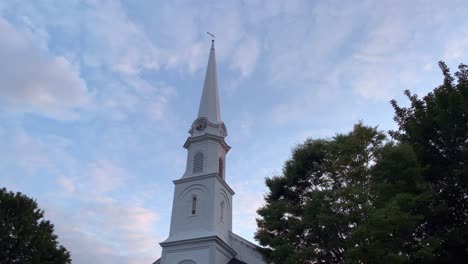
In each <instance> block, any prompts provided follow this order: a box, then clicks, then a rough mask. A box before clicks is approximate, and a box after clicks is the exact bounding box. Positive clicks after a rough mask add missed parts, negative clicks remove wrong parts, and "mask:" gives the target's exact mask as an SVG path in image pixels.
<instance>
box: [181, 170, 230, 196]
mask: <svg viewBox="0 0 468 264" xmlns="http://www.w3.org/2000/svg"><path fill="white" fill-rule="evenodd" d="M212 177H216V178H218V180H219V181H220V182H221V184H222V185H223V186H224V187H225V188H226V189H227V190H228V191H229V192H230V193H231V195H234V194H235V192H234V191H233V190H232V189H231V187H229V185H228V184H227V182H226V181H225V180H223V179H222V178H221V177H219V175H218V173H208V174H202V175H198V176H193V177H186V178H181V179H178V180H174V181H172V182H173V183H174V184H178V183H183V182H189V181H196V180H201V179H207V178H212Z"/></svg>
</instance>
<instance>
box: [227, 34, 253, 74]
mask: <svg viewBox="0 0 468 264" xmlns="http://www.w3.org/2000/svg"><path fill="white" fill-rule="evenodd" d="M258 55H259V47H258V42H257V40H256V39H254V38H246V39H245V40H244V41H241V44H240V45H239V47H238V48H237V50H236V52H235V55H234V58H233V62H232V64H231V67H233V68H237V69H239V71H240V73H241V76H242V77H244V78H245V77H248V76H250V75H251V74H252V72H253V71H254V69H255V65H256V63H257V58H258Z"/></svg>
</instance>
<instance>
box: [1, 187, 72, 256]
mask: <svg viewBox="0 0 468 264" xmlns="http://www.w3.org/2000/svg"><path fill="white" fill-rule="evenodd" d="M0 263H1V264H13V263H14V264H16V263H18V264H64V263H71V259H70V253H69V252H68V251H67V250H66V249H65V248H64V247H63V246H61V245H59V244H58V242H57V236H56V235H54V226H53V225H52V224H51V223H50V222H49V221H47V220H44V211H42V210H41V209H39V208H38V206H37V203H36V202H35V201H34V200H32V199H31V198H29V197H27V196H25V195H23V194H21V193H16V194H15V193H13V192H8V191H7V190H6V189H5V188H3V189H0Z"/></svg>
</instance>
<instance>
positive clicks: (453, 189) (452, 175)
mask: <svg viewBox="0 0 468 264" xmlns="http://www.w3.org/2000/svg"><path fill="white" fill-rule="evenodd" d="M439 66H440V69H441V70H442V73H443V75H444V83H443V84H442V85H440V86H439V87H437V88H436V89H434V91H433V92H431V93H429V94H428V95H426V96H424V97H423V98H422V99H419V98H418V97H417V96H416V95H413V94H411V93H410V91H408V90H407V91H405V94H406V95H407V97H408V98H409V100H410V102H411V105H410V107H407V108H402V107H399V106H398V104H397V103H396V101H394V100H393V101H392V105H393V107H394V109H395V113H396V115H395V121H396V122H397V124H398V126H399V130H398V131H394V132H391V134H392V136H393V137H394V138H395V139H397V140H398V141H400V142H403V143H406V144H410V145H411V146H412V147H413V149H414V151H415V153H416V156H417V158H418V161H419V163H420V164H421V167H422V169H423V170H422V175H423V177H424V179H425V180H426V181H427V182H428V183H429V184H430V185H431V188H432V189H433V190H434V192H435V193H436V194H437V195H436V196H435V197H434V199H432V200H431V203H430V204H428V205H429V206H430V208H431V213H430V214H429V215H427V217H426V219H425V220H426V221H425V225H424V228H423V230H421V232H423V235H424V237H425V238H426V239H427V241H428V243H429V241H430V242H432V243H431V245H432V246H433V247H434V248H435V250H436V251H435V254H434V255H433V256H432V257H431V258H430V259H428V261H431V262H437V263H458V262H462V261H463V260H466V259H468V245H467V243H468V228H467V225H468V223H467V219H468V67H467V66H466V65H463V64H461V65H460V66H459V71H458V72H456V73H455V77H456V78H457V83H456V84H455V83H454V81H455V78H454V77H452V76H451V74H450V71H449V69H448V67H447V66H446V65H445V63H443V62H439Z"/></svg>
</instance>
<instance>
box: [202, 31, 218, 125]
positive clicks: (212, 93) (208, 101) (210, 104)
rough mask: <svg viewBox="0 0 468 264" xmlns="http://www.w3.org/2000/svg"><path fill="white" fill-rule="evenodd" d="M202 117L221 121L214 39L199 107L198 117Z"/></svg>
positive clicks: (211, 120)
mask: <svg viewBox="0 0 468 264" xmlns="http://www.w3.org/2000/svg"><path fill="white" fill-rule="evenodd" d="M200 117H205V118H207V119H208V120H209V121H210V122H212V123H215V124H217V123H219V122H220V121H221V114H220V111H219V96H218V76H217V74H216V56H215V48H214V39H213V40H212V41H211V49H210V57H209V59H208V67H207V68H206V75H205V83H204V85H203V94H202V97H201V100H200V107H199V109H198V118H200Z"/></svg>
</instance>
